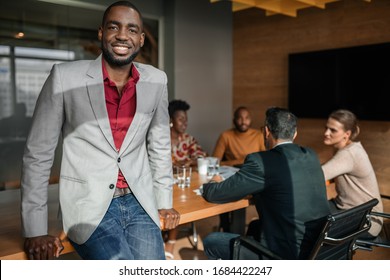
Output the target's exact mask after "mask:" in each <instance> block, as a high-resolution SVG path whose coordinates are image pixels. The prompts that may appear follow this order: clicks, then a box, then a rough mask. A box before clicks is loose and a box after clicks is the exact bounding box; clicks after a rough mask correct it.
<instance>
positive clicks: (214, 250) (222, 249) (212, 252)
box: [203, 232, 240, 260]
mask: <svg viewBox="0 0 390 280" xmlns="http://www.w3.org/2000/svg"><path fill="white" fill-rule="evenodd" d="M239 236H240V235H239V234H235V233H229V232H212V233H210V234H209V235H207V236H206V238H205V239H204V240H203V248H204V252H205V254H206V255H207V257H208V258H209V259H210V260H218V259H222V260H231V259H233V245H234V240H235V239H236V238H237V237H239Z"/></svg>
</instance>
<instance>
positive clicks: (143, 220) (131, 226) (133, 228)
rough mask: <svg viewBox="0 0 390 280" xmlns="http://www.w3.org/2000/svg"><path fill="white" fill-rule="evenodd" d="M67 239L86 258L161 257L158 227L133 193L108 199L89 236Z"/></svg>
mask: <svg viewBox="0 0 390 280" xmlns="http://www.w3.org/2000/svg"><path fill="white" fill-rule="evenodd" d="M71 243H72V245H73V247H74V248H75V250H76V252H77V253H78V254H79V255H80V257H81V258H83V259H87V260H165V254H164V242H163V239H162V236H161V229H160V228H159V227H158V226H157V225H156V224H155V223H154V222H153V220H152V219H151V218H150V217H149V215H148V214H147V213H146V212H145V210H144V209H143V208H142V207H141V205H140V204H139V203H138V201H137V199H136V198H135V197H134V195H133V194H128V195H125V196H121V197H117V198H114V199H112V202H111V204H110V207H109V208H108V210H107V213H106V214H105V216H104V218H103V220H102V221H101V222H100V224H99V226H98V227H97V228H96V230H95V231H94V232H93V234H92V235H91V237H90V238H89V239H88V240H87V241H86V242H85V243H84V244H81V245H79V244H76V243H74V242H72V241H71Z"/></svg>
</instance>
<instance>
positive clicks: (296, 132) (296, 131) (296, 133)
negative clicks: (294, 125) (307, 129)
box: [293, 130, 298, 140]
mask: <svg viewBox="0 0 390 280" xmlns="http://www.w3.org/2000/svg"><path fill="white" fill-rule="evenodd" d="M297 135H298V130H295V133H294V137H293V140H295V137H297Z"/></svg>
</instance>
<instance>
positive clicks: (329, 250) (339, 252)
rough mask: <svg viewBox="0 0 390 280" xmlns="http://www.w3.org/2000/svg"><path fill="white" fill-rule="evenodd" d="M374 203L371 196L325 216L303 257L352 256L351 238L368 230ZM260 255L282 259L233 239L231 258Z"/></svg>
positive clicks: (242, 239)
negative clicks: (366, 200)
mask: <svg viewBox="0 0 390 280" xmlns="http://www.w3.org/2000/svg"><path fill="white" fill-rule="evenodd" d="M377 204H378V200H377V199H372V200H370V201H368V202H366V203H364V204H361V205H359V206H356V207H354V208H351V209H348V210H345V211H342V212H338V213H335V214H331V215H328V216H327V218H326V219H325V222H324V226H323V228H322V231H321V233H320V234H319V236H318V239H317V241H316V242H315V244H314V246H313V249H312V250H311V253H310V255H309V256H308V258H307V259H310V260H314V259H319V260H342V259H352V255H353V252H354V249H355V247H354V245H355V241H356V239H357V237H358V236H359V235H361V234H362V233H364V232H366V231H368V230H369V229H370V227H371V222H370V212H371V210H372V208H373V207H374V206H375V205H377ZM263 258H266V259H274V260H281V259H282V257H280V256H278V255H277V254H275V253H274V252H272V251H271V250H269V249H268V248H266V247H264V246H263V245H262V244H260V243H259V242H257V241H256V240H254V239H253V238H251V237H239V238H237V239H236V240H235V243H234V250H233V259H235V260H240V259H263Z"/></svg>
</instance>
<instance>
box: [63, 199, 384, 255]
mask: <svg viewBox="0 0 390 280" xmlns="http://www.w3.org/2000/svg"><path fill="white" fill-rule="evenodd" d="M385 206H386V211H388V212H389V211H390V203H386V204H385ZM255 218H257V213H256V209H255V208H254V206H249V207H248V208H247V211H246V221H247V224H248V223H249V222H250V221H251V220H252V219H255ZM218 224H219V217H218V216H215V217H211V218H208V219H204V220H201V221H198V222H196V223H195V225H196V229H197V231H198V234H199V242H198V245H197V248H194V246H193V244H194V243H193V238H192V235H191V227H190V226H191V225H190V224H188V225H183V226H180V231H179V236H178V239H177V241H176V244H175V249H174V257H175V260H206V259H207V257H206V256H205V254H204V253H203V244H202V239H203V238H204V237H205V236H206V235H207V234H208V233H210V232H212V231H216V230H217V228H218ZM60 259H79V258H78V256H77V255H76V254H75V253H71V254H67V255H63V256H62V257H61V258H60ZM353 259H356V260H390V249H382V248H376V249H374V250H373V251H372V252H367V251H362V250H358V251H356V253H355V255H354V257H353Z"/></svg>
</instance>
